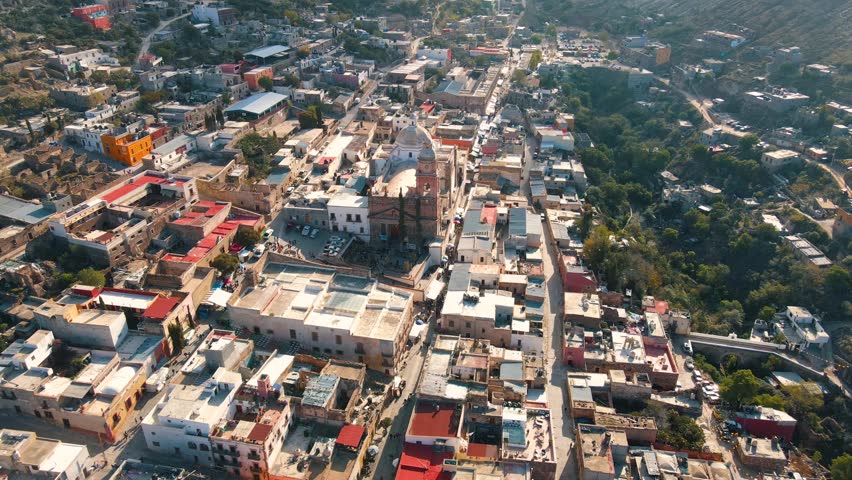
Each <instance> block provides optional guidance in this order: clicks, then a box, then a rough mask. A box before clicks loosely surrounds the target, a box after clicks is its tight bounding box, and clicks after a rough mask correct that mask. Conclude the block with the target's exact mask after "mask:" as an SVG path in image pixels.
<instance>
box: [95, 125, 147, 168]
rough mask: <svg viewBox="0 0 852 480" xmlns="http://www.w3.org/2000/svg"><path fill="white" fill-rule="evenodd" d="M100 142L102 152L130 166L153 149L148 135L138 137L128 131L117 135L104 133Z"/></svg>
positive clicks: (137, 162) (138, 161) (134, 164)
mask: <svg viewBox="0 0 852 480" xmlns="http://www.w3.org/2000/svg"><path fill="white" fill-rule="evenodd" d="M101 143H102V144H103V146H104V153H106V154H107V156H108V157H110V158H114V159H116V160H118V161H119V162H121V163H123V164H125V165H130V166H131V167H134V166H136V165H138V164H139V163H140V162H141V161H142V157H144V156H145V155H148V154H149V153H151V150H153V149H154V145H153V143H152V142H151V136H150V135H145V136H143V137H139V138H135V137H134V136H133V135H130V134H129V133H123V134H121V135H118V136H113V135H104V136H102V137H101Z"/></svg>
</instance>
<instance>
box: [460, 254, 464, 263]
mask: <svg viewBox="0 0 852 480" xmlns="http://www.w3.org/2000/svg"><path fill="white" fill-rule="evenodd" d="M461 262H462V263H464V255H462V256H461Z"/></svg>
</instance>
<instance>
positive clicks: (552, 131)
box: [535, 126, 574, 152]
mask: <svg viewBox="0 0 852 480" xmlns="http://www.w3.org/2000/svg"><path fill="white" fill-rule="evenodd" d="M535 134H536V137H537V138H538V140H539V142H540V143H541V149H542V150H563V151H566V152H573V151H574V136H573V135H571V132H568V131H563V130H562V129H560V128H554V127H550V126H546V127H542V126H536V127H535Z"/></svg>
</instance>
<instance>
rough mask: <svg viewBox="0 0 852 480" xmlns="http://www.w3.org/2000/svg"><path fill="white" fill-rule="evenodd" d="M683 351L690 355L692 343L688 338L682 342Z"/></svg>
mask: <svg viewBox="0 0 852 480" xmlns="http://www.w3.org/2000/svg"><path fill="white" fill-rule="evenodd" d="M683 351H684V353H686V354H688V355H692V344H691V343H690V342H689V340H687V341H685V342H683Z"/></svg>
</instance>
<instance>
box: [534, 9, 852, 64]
mask: <svg viewBox="0 0 852 480" xmlns="http://www.w3.org/2000/svg"><path fill="white" fill-rule="evenodd" d="M536 3H537V5H538V6H539V7H540V9H541V10H544V11H548V10H551V9H549V8H547V7H551V6H552V7H553V9H552V10H551V11H554V12H560V11H562V12H564V14H563V15H561V17H562V20H563V21H566V22H567V23H580V24H585V25H586V26H593V25H595V24H597V25H598V26H602V25H603V24H612V23H613V22H615V23H619V22H625V20H624V17H626V18H627V19H630V18H631V17H632V18H635V19H639V18H645V17H654V16H656V15H657V14H663V15H664V20H666V21H671V22H672V25H669V26H664V27H660V28H658V29H657V30H660V32H658V33H660V34H661V36H663V37H665V36H666V35H667V34H670V35H671V36H672V38H668V39H665V38H664V40H668V41H671V42H672V43H673V44H675V45H677V44H679V43H681V42H683V41H689V40H691V39H692V38H694V34H696V33H698V32H700V31H703V30H707V29H722V30H723V29H725V28H728V27H729V26H731V25H734V24H736V25H741V26H744V27H748V28H750V29H752V30H753V31H754V32H755V36H754V39H753V43H754V44H756V45H766V46H793V45H798V46H799V47H801V48H802V53H803V54H804V58H805V60H806V61H807V62H808V63H813V62H821V63H852V28H850V25H852V2H850V1H849V0H573V1H570V2H567V3H568V5H569V8H567V9H566V8H565V2H564V1H558V0H538V1H537V2H536ZM550 3H552V4H553V5H549V4H550ZM603 19H606V20H603ZM627 21H628V22H629V20H627ZM624 33H627V32H624ZM651 33H652V34H653V33H654V32H653V31H652V32H651Z"/></svg>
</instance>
